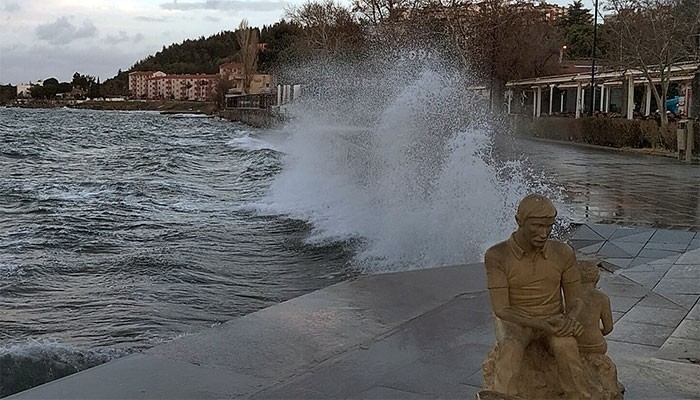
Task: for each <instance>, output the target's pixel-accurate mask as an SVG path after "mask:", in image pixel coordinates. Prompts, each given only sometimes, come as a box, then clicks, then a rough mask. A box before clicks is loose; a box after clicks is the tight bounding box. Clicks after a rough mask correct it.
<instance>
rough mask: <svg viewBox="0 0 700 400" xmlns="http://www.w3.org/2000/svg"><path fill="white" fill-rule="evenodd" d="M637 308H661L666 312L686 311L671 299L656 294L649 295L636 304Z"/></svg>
mask: <svg viewBox="0 0 700 400" xmlns="http://www.w3.org/2000/svg"><path fill="white" fill-rule="evenodd" d="M637 305H638V306H643V307H653V308H662V309H667V310H686V311H687V310H688V309H687V308H685V307H684V306H682V305H680V304H678V303H676V302H674V301H673V300H672V299H670V298H668V297H665V295H664V296H662V295H660V294H658V293H649V294H647V295H646V296H644V298H643V299H641V300H640V301H639V303H637Z"/></svg>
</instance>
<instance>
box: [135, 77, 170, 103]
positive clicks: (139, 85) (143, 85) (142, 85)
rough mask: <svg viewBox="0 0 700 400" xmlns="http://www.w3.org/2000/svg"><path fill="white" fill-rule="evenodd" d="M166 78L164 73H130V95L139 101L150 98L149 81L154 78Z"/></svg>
mask: <svg viewBox="0 0 700 400" xmlns="http://www.w3.org/2000/svg"><path fill="white" fill-rule="evenodd" d="M159 76H165V72H162V71H134V72H131V73H129V93H130V94H131V97H133V98H137V99H146V98H148V89H149V87H148V80H149V79H150V78H153V77H159Z"/></svg>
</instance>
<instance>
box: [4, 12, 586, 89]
mask: <svg viewBox="0 0 700 400" xmlns="http://www.w3.org/2000/svg"><path fill="white" fill-rule="evenodd" d="M303 1H304V0H0V84H8V83H11V84H17V83H27V82H29V81H36V80H38V79H46V78H49V77H55V78H57V79H58V80H59V81H62V82H63V81H70V80H71V79H72V76H73V73H74V72H80V73H81V74H84V75H85V74H86V75H93V76H98V77H100V79H101V80H102V81H104V80H106V79H108V78H111V77H113V76H114V75H116V74H117V71H118V70H119V69H124V70H125V69H128V68H130V67H131V66H132V65H133V64H134V63H136V62H137V61H138V60H140V59H142V58H145V57H146V56H148V55H150V54H153V53H155V52H156V51H158V50H160V49H162V47H163V46H168V45H170V44H173V43H180V42H182V41H183V40H185V39H196V38H198V37H200V36H205V37H207V36H210V35H213V34H216V33H218V32H220V31H224V30H233V29H235V28H236V27H237V26H238V24H239V23H240V21H241V19H243V18H246V19H248V21H249V23H250V25H252V26H262V25H263V24H268V25H269V24H272V23H274V22H275V21H278V20H279V19H280V18H282V16H283V15H284V10H285V8H286V7H288V6H289V5H293V4H300V3H302V2H303ZM550 2H553V3H556V4H563V5H566V4H569V3H570V2H571V1H569V0H555V1H550ZM343 3H344V4H347V3H349V1H348V0H344V1H343ZM584 5H586V6H587V7H589V8H590V5H591V0H585V1H584Z"/></svg>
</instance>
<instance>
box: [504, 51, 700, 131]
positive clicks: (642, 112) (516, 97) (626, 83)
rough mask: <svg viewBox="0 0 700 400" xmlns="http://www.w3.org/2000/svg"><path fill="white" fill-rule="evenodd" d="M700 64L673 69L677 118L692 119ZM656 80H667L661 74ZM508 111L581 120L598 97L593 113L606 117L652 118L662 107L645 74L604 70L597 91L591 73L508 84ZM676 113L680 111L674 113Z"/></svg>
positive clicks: (599, 73)
mask: <svg viewBox="0 0 700 400" xmlns="http://www.w3.org/2000/svg"><path fill="white" fill-rule="evenodd" d="M698 72H700V63H697V62H693V63H685V64H679V65H676V66H674V67H673V68H671V71H670V74H671V78H670V82H671V90H669V95H671V96H672V97H673V99H664V100H665V101H667V104H668V101H669V100H674V102H673V103H672V104H673V110H670V111H671V112H673V113H674V114H677V115H679V116H684V115H685V116H687V115H688V110H689V109H690V104H691V101H693V100H692V98H693V95H694V96H698V95H700V94H698V93H695V94H693V93H692V90H691V86H692V83H693V79H694V77H695V74H696V73H698ZM652 82H654V84H655V85H658V84H659V83H660V82H661V80H660V78H659V76H658V74H656V76H654V75H652ZM506 87H507V88H508V90H507V92H506V99H505V102H506V106H507V109H508V113H515V114H528V113H531V114H532V116H533V117H534V118H539V117H541V116H543V115H564V116H566V115H570V116H574V117H575V118H580V117H581V115H584V114H586V113H588V111H589V109H590V106H591V97H590V96H591V95H593V96H594V97H593V111H594V112H596V113H599V114H603V115H607V114H610V115H617V116H623V117H626V118H627V119H633V118H634V117H635V116H640V117H648V116H651V115H652V114H653V113H655V112H656V111H657V110H659V109H660V107H659V105H658V104H657V103H656V99H655V98H654V95H653V93H652V90H651V86H650V85H649V81H648V80H647V78H646V77H645V76H644V73H643V72H642V71H640V70H635V69H610V70H599V71H598V72H596V74H595V88H594V90H593V91H591V73H590V71H589V72H587V73H576V74H566V75H556V76H542V77H538V78H530V79H521V80H517V81H510V82H508V83H506ZM696 101H697V100H696ZM674 111H675V112H674Z"/></svg>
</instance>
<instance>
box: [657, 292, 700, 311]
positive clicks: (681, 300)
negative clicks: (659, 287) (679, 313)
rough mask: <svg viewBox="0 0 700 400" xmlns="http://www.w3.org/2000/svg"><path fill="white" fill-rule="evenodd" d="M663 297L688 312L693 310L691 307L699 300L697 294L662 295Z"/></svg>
mask: <svg viewBox="0 0 700 400" xmlns="http://www.w3.org/2000/svg"><path fill="white" fill-rule="evenodd" d="M664 296H666V297H668V299H669V300H671V301H672V302H674V303H676V304H678V305H679V306H681V307H683V308H684V309H686V310H690V309H691V308H693V306H694V305H695V304H696V303H697V302H698V298H700V296H699V295H697V294H675V293H671V294H664Z"/></svg>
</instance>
